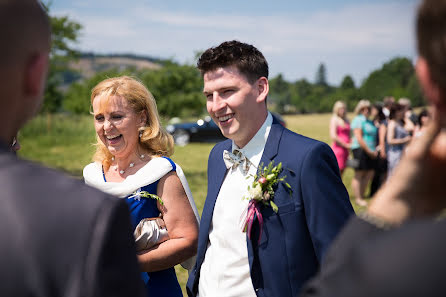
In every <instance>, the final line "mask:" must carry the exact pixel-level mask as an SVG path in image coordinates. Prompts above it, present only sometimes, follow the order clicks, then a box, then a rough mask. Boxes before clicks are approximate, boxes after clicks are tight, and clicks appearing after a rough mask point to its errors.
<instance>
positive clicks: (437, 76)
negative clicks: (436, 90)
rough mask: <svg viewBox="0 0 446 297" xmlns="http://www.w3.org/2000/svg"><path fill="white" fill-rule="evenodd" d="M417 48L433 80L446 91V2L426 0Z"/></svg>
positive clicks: (418, 16)
mask: <svg viewBox="0 0 446 297" xmlns="http://www.w3.org/2000/svg"><path fill="white" fill-rule="evenodd" d="M416 24H417V25H416V26H417V47H418V53H419V54H420V56H421V57H423V58H424V59H426V61H427V64H428V65H429V70H430V75H431V78H432V80H433V81H434V82H435V83H436V84H438V86H439V87H441V88H442V89H444V90H446V0H424V1H423V2H422V3H421V5H420V7H419V9H418V15H417V23H416Z"/></svg>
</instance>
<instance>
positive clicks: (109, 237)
mask: <svg viewBox="0 0 446 297" xmlns="http://www.w3.org/2000/svg"><path fill="white" fill-rule="evenodd" d="M104 202H107V203H103V205H102V206H101V209H99V211H98V213H97V219H96V224H95V226H94V228H93V232H92V235H91V241H90V242H91V244H90V248H89V252H88V254H87V259H86V265H85V274H84V275H85V280H84V284H85V287H84V289H85V292H84V293H85V294H84V295H83V296H116V297H118V296H122V297H128V296H147V295H146V294H145V293H144V287H143V283H142V280H141V276H140V270H139V266H138V263H137V260H136V250H135V245H134V238H133V234H132V227H131V223H130V217H129V211H128V207H127V205H126V204H125V203H124V202H123V201H119V200H115V199H106V201H104Z"/></svg>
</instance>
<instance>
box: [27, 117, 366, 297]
mask: <svg viewBox="0 0 446 297" xmlns="http://www.w3.org/2000/svg"><path fill="white" fill-rule="evenodd" d="M330 116H331V115H330V114H313V115H293V116H285V117H284V118H285V120H286V122H287V128H289V129H290V130H292V131H294V132H297V133H299V134H303V135H305V136H309V137H312V138H315V139H318V140H321V141H324V142H326V143H329V144H330V140H329V134H328V123H329V120H330ZM19 141H20V143H21V145H22V149H21V151H20V152H19V155H20V156H22V157H23V158H27V159H30V160H34V161H37V162H39V163H42V164H44V165H46V166H49V167H53V168H57V169H60V170H63V171H65V172H67V173H68V174H70V175H72V176H74V177H77V178H81V177H82V169H83V167H84V166H85V165H86V164H88V163H90V162H91V157H92V155H93V152H94V146H93V144H94V143H95V142H96V140H95V131H94V128H93V118H92V116H75V115H66V114H57V115H40V116H38V117H37V118H35V119H34V120H32V121H31V122H30V123H28V124H27V125H26V126H25V127H24V128H23V129H22V131H21V132H20V135H19ZM213 145H214V144H209V143H192V144H189V145H187V146H185V147H176V148H175V154H174V155H173V157H172V159H173V160H174V161H175V162H176V163H178V164H180V165H181V167H182V168H183V170H184V172H185V175H186V177H187V180H188V182H189V185H190V188H191V190H192V193H193V195H194V199H195V203H196V204H197V208H198V210H199V212H200V214H201V212H202V210H203V205H204V200H205V198H206V191H207V159H208V155H209V152H210V151H211V149H212V147H213ZM352 177H353V170H352V169H350V168H348V169H346V171H345V172H344V176H343V181H344V184H345V185H346V188H347V190H348V191H349V193H350V194H351V191H350V184H351V179H352ZM350 196H351V195H350ZM352 204H353V207H354V208H355V211H361V210H362V209H361V208H359V207H358V206H357V205H356V204H355V203H354V201H352ZM175 269H176V271H177V275H178V279H179V281H180V284H181V287H182V288H183V294H184V295H185V296H186V293H185V290H184V287H185V283H186V281H187V272H186V271H185V270H184V269H183V268H181V267H180V266H179V265H178V266H177V267H175Z"/></svg>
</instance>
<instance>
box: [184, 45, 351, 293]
mask: <svg viewBox="0 0 446 297" xmlns="http://www.w3.org/2000/svg"><path fill="white" fill-rule="evenodd" d="M198 68H199V69H200V71H201V74H202V76H203V80H204V90H203V93H204V95H205V96H206V99H207V103H206V105H207V110H208V112H209V114H210V115H211V117H212V118H213V120H214V121H215V122H216V123H217V125H218V126H219V128H220V130H221V132H222V133H223V135H224V136H226V137H227V138H229V140H226V141H224V142H221V143H218V144H217V145H216V146H215V147H214V148H213V149H212V151H211V153H210V156H209V162H208V193H207V198H206V202H205V205H204V209H203V214H202V219H201V228H200V235H199V243H198V253H197V263H196V265H195V267H194V269H193V270H192V272H191V274H190V277H189V280H188V283H187V291H188V295H189V296H198V295H199V296H200V297H209V296H297V295H298V293H299V290H300V288H301V286H302V284H303V283H304V281H305V280H307V279H308V278H310V277H311V276H312V275H314V274H315V273H316V271H317V269H318V267H319V263H320V261H321V259H322V257H323V255H324V252H325V251H326V249H327V247H328V245H329V244H330V243H331V241H332V240H333V238H334V237H335V236H336V234H337V233H338V231H339V230H340V228H341V227H342V226H343V225H344V223H345V222H346V220H347V219H348V218H349V217H350V216H351V215H352V214H353V209H352V207H351V204H350V202H349V197H348V193H347V191H346V189H345V187H344V185H343V183H342V180H341V178H340V175H339V169H338V166H337V163H336V159H335V157H334V154H333V152H332V151H331V149H330V147H329V146H327V145H326V144H324V143H321V142H319V141H316V140H313V139H310V138H307V137H304V136H302V135H298V134H295V133H293V132H291V131H289V130H287V129H285V128H284V127H283V126H282V125H280V124H279V123H278V121H277V120H276V119H274V118H273V117H272V115H271V114H270V113H269V112H268V110H267V107H266V99H267V95H268V90H269V84H268V63H267V62H266V60H265V58H264V56H263V55H262V53H261V52H260V51H258V50H257V49H256V48H255V47H254V46H252V45H249V44H245V43H241V42H238V41H229V42H224V43H222V44H220V45H219V46H217V47H215V48H210V49H208V50H206V51H205V52H204V53H203V54H202V55H201V57H200V59H199V61H198ZM271 162H274V164H273V165H274V166H277V165H278V164H279V163H282V168H283V171H282V172H281V174H280V175H279V176H278V178H281V177H284V178H285V179H284V180H283V181H281V182H279V183H278V184H276V185H275V186H274V187H273V191H274V193H273V195H271V193H270V194H268V196H272V198H271V199H272V200H273V202H274V203H275V205H277V208H278V209H277V212H276V211H275V210H274V209H273V208H272V207H271V206H270V204H267V205H266V204H262V203H257V204H256V203H250V201H249V198H252V197H253V196H255V195H256V194H255V193H254V191H253V190H252V189H251V191H248V187H249V186H250V185H252V183H253V180H254V175H255V174H256V173H257V170H258V169H259V168H263V167H264V166H267V165H269V164H270V163H271ZM259 181H260V180H259ZM262 182H267V183H268V181H267V180H263V181H262ZM286 184H289V185H290V189H289V188H288V187H287V186H286ZM263 197H266V195H263ZM248 206H250V207H251V208H250V210H251V212H252V213H253V214H254V213H255V216H254V217H253V218H252V221H251V223H252V230H249V229H248V232H247V233H244V232H243V231H242V229H243V227H242V226H243V219H246V210H247V208H248ZM256 211H257V212H256ZM248 222H249V220H248Z"/></svg>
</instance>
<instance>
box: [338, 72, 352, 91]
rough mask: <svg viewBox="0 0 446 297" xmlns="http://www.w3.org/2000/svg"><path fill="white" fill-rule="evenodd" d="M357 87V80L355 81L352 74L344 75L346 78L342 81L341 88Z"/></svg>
mask: <svg viewBox="0 0 446 297" xmlns="http://www.w3.org/2000/svg"><path fill="white" fill-rule="evenodd" d="M354 88H355V82H354V81H353V78H352V77H351V76H350V75H346V76H344V79H343V80H342V83H341V89H343V90H348V89H354Z"/></svg>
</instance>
